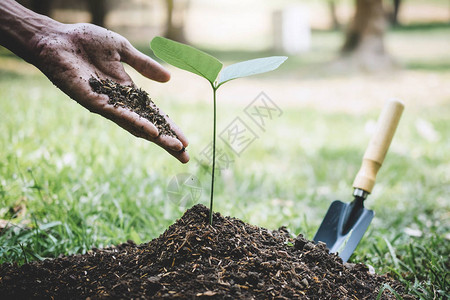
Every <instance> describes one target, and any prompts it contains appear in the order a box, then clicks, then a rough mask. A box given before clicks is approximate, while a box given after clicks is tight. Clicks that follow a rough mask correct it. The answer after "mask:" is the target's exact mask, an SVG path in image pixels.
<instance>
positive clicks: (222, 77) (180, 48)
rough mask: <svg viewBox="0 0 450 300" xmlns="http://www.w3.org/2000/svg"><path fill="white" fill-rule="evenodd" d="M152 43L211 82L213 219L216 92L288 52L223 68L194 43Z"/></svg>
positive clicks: (274, 63)
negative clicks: (191, 44)
mask: <svg viewBox="0 0 450 300" xmlns="http://www.w3.org/2000/svg"><path fill="white" fill-rule="evenodd" d="M150 47H151V48H152V50H153V52H154V53H155V55H156V56H157V57H159V58H160V59H162V60H164V61H165V62H167V63H169V64H171V65H173V66H175V67H177V68H180V69H183V70H186V71H189V72H192V73H194V74H197V75H199V76H201V77H203V78H205V79H206V80H208V81H209V83H210V84H211V88H212V90H213V102H214V118H213V119H214V121H213V123H214V124H213V145H212V150H213V153H212V154H213V159H212V170H211V174H212V175H211V200H210V204H209V223H210V224H211V225H212V221H213V202H214V171H215V166H216V94H217V90H218V89H219V87H221V86H222V85H223V84H224V83H226V82H228V81H230V80H233V79H236V78H241V77H247V76H251V75H256V74H261V73H265V72H269V71H273V70H275V69H276V68H278V67H279V66H280V65H281V64H282V63H283V62H284V61H285V60H286V59H287V57H286V56H271V57H264V58H257V59H252V60H247V61H243V62H239V63H235V64H233V65H230V66H228V67H225V68H223V69H222V67H223V64H222V63H221V62H220V61H219V60H218V59H217V58H215V57H213V56H211V55H209V54H207V53H205V52H202V51H200V50H198V49H196V48H194V47H191V46H188V45H185V44H181V43H178V42H175V41H172V40H169V39H166V38H163V37H159V36H158V37H155V38H154V39H153V40H152V41H151V42H150Z"/></svg>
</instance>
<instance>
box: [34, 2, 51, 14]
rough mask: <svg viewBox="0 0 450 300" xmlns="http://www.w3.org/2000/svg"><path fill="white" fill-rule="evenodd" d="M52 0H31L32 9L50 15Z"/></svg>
mask: <svg viewBox="0 0 450 300" xmlns="http://www.w3.org/2000/svg"><path fill="white" fill-rule="evenodd" d="M51 8H52V0H33V1H31V10H32V11H34V12H37V13H38V14H41V15H46V16H50V11H51Z"/></svg>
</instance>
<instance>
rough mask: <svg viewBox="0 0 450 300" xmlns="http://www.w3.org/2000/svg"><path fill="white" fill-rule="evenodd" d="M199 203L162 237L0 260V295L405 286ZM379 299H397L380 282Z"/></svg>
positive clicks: (324, 295) (359, 293)
mask: <svg viewBox="0 0 450 300" xmlns="http://www.w3.org/2000/svg"><path fill="white" fill-rule="evenodd" d="M208 212H209V210H208V209H207V208H206V207H205V206H203V205H196V206H194V207H192V208H191V209H189V210H188V211H186V213H185V214H184V215H183V217H182V218H181V219H179V220H178V221H177V222H176V223H174V224H173V225H171V226H170V227H169V228H168V229H167V230H166V231H165V232H164V233H163V234H162V235H161V236H160V237H158V238H156V239H154V240H152V241H151V242H149V243H146V244H141V245H136V244H134V243H133V242H132V241H129V242H127V243H124V244H120V245H118V246H117V247H111V248H107V249H101V250H100V249H93V250H91V251H89V252H88V253H86V254H84V255H74V256H66V257H59V258H56V259H47V260H44V261H39V262H32V263H29V264H25V265H23V266H21V267H18V266H17V265H13V264H3V265H1V266H0V295H2V298H3V299H18V298H57V299H69V298H70V299H84V298H87V297H89V298H90V299H97V298H114V299H117V298H151V299H167V298H176V299H378V298H377V297H378V294H379V292H380V289H382V288H383V286H385V285H389V287H390V288H391V289H393V290H395V291H396V292H397V293H398V294H399V295H400V296H402V297H403V299H414V298H413V297H412V296H408V295H406V294H405V291H404V287H403V286H402V285H401V284H400V283H399V282H397V281H394V280H393V279H390V278H389V277H387V276H380V275H375V274H370V273H369V272H368V268H367V267H366V266H364V265H362V264H356V265H350V264H345V265H344V264H343V263H342V260H341V259H340V258H339V257H338V256H337V255H335V254H329V253H328V250H327V249H326V247H325V245H324V244H323V243H319V244H315V243H314V242H311V241H309V240H306V239H305V238H303V237H302V236H301V235H300V236H298V237H297V238H296V239H293V238H291V237H290V235H289V233H288V232H287V231H286V229H285V228H280V229H278V230H275V231H270V230H267V229H264V228H260V227H257V226H252V225H248V224H246V223H244V222H242V221H241V220H239V219H235V218H230V217H223V216H221V215H220V214H218V213H216V214H214V226H210V225H209V224H208ZM380 299H396V297H395V295H393V294H392V293H391V292H390V291H389V289H387V288H385V289H384V291H383V292H382V295H381V296H380Z"/></svg>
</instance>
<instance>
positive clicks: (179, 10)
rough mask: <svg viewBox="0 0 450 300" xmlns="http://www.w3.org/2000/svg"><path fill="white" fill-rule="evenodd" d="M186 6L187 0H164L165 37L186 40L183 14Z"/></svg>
mask: <svg viewBox="0 0 450 300" xmlns="http://www.w3.org/2000/svg"><path fill="white" fill-rule="evenodd" d="M187 7H188V1H186V0H185V1H179V0H166V9H167V10H166V14H167V17H166V32H165V33H164V36H165V37H166V38H169V39H172V40H175V41H178V42H186V39H185V36H184V14H185V11H186V10H187Z"/></svg>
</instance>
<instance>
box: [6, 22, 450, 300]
mask: <svg viewBox="0 0 450 300" xmlns="http://www.w3.org/2000/svg"><path fill="white" fill-rule="evenodd" d="M437 30H439V32H442V34H441V37H445V36H446V35H447V36H448V33H449V32H450V31H449V29H446V30H444V29H442V28H439V29H437ZM392 34H393V35H398V36H401V37H403V38H405V39H406V40H408V39H409V38H411V39H413V40H414V41H415V42H418V41H417V40H416V39H414V37H411V35H410V33H409V32H406V33H402V32H398V31H396V32H393V33H392ZM327 35H330V38H331V39H335V40H338V38H337V37H336V34H335V33H334V35H333V33H324V36H321V38H320V39H319V42H323V41H326V40H327V38H326V37H327ZM330 47H331V46H330ZM311 55H313V56H314V57H315V56H317V53H316V54H311ZM323 55H324V57H326V58H328V57H332V52H331V51H328V52H327V53H325V54H323ZM406 59H407V63H406V66H407V67H409V68H412V69H414V66H417V65H418V64H419V63H420V62H422V65H421V66H422V67H421V68H419V69H420V70H419V71H420V72H429V73H430V74H434V75H433V76H448V74H449V72H450V70H449V69H448V68H447V69H439V70H438V72H437V71H436V70H435V69H434V68H433V66H434V63H435V58H430V59H429V60H427V58H426V57H419V58H417V59H415V58H414V57H412V56H409V57H407V58H406ZM445 59H447V62H448V61H449V60H448V57H446V58H445ZM293 61H294V62H295V63H296V64H297V65H298V66H299V67H301V66H303V65H304V64H307V63H306V62H305V60H303V59H297V60H296V59H294V60H293ZM2 62H3V64H2ZM415 62H416V65H414V63H415ZM10 65H13V66H15V65H17V68H2V67H1V66H10ZM291 68H292V70H294V69H295V68H294V67H293V66H290V68H289V70H291ZM292 72H294V71H292ZM434 72H436V73H434ZM25 73H30V75H26V74H25ZM436 74H437V75H436ZM261 81H262V83H263V82H264V81H270V76H267V77H264V78H263V79H261ZM411 88H414V87H411ZM330 93H331V92H330ZM331 96H332V95H331V94H330V97H331ZM174 97H175V98H174ZM165 100H166V101H165V102H164V110H165V111H167V112H170V115H171V117H172V118H173V119H174V120H176V121H177V123H178V124H179V125H180V126H181V127H182V128H183V129H184V131H185V133H186V134H187V136H188V137H189V138H190V142H191V145H190V146H189V149H190V150H189V151H190V154H191V158H192V159H191V162H190V163H189V164H187V165H181V164H180V163H178V162H177V161H175V160H174V159H172V158H171V157H170V156H169V155H167V154H166V153H165V152H164V151H163V150H161V149H159V148H157V147H156V146H154V145H152V144H150V143H148V142H145V141H143V140H139V139H136V138H134V137H133V136H131V135H129V134H127V133H126V132H124V131H123V130H122V129H120V128H119V127H117V126H115V125H114V124H113V123H111V122H109V121H106V120H104V119H103V118H101V117H99V116H96V115H93V114H90V113H88V112H87V111H86V110H85V109H84V108H82V107H80V106H79V105H78V104H76V103H74V102H73V101H71V100H70V99H68V98H67V97H66V96H65V95H64V94H62V93H61V92H60V91H59V90H57V89H55V88H54V87H53V86H52V84H51V83H49V82H48V80H47V79H46V78H44V77H43V76H41V75H40V74H39V73H36V72H32V71H31V72H30V70H29V69H28V68H27V66H26V65H25V64H24V63H22V62H20V61H19V60H17V61H16V60H15V59H14V58H11V57H7V56H3V57H0V132H1V134H0V149H1V150H0V219H1V220H6V221H9V222H10V224H11V225H13V226H12V227H11V228H10V229H8V230H6V229H5V230H3V231H2V234H1V235H0V263H3V262H17V263H19V264H21V263H24V262H25V261H30V260H34V259H42V258H45V257H56V256H58V255H60V254H73V253H83V252H85V251H87V250H89V249H90V248H92V247H94V246H95V247H104V246H107V245H111V244H117V243H120V242H124V241H126V240H128V239H132V240H134V241H135V242H138V243H139V242H146V241H149V240H151V239H152V238H155V237H157V236H158V235H159V234H161V233H162V232H163V231H164V229H165V228H167V227H168V226H169V225H170V224H172V223H173V222H174V220H175V219H177V218H179V217H180V216H181V215H182V213H183V211H184V210H185V207H182V206H181V207H180V205H179V203H177V202H176V201H172V200H170V199H169V197H168V194H167V187H168V183H169V181H170V180H171V179H172V178H173V177H174V176H175V175H177V174H180V173H190V174H193V175H195V176H196V177H198V179H199V182H200V184H201V186H202V189H203V192H202V194H201V197H200V198H199V200H198V202H200V203H203V204H205V205H207V204H208V203H209V185H210V181H209V180H210V179H209V177H208V176H209V174H208V171H207V170H208V168H207V165H205V164H203V165H202V164H200V163H198V162H197V159H201V152H202V150H203V149H205V148H206V147H207V146H208V144H209V142H210V139H211V130H212V128H209V127H208V125H207V124H208V122H209V121H211V120H212V116H211V109H212V107H211V105H209V104H208V103H206V102H203V101H195V102H194V103H193V104H192V103H189V102H188V101H182V99H177V98H176V96H174V95H168V96H167V99H165ZM247 104H248V103H243V104H242V105H239V104H230V105H229V104H225V103H221V104H219V123H218V126H217V127H218V132H221V130H223V129H225V128H226V126H227V125H228V124H230V122H231V121H232V120H233V119H234V118H235V117H236V116H240V117H241V118H242V119H243V120H245V121H248V120H247V119H245V117H246V115H245V114H244V113H243V110H244V108H245V106H246V105H247ZM281 109H282V110H283V114H282V115H281V116H280V117H279V118H277V119H276V120H272V121H271V123H270V126H268V127H267V128H265V129H266V131H260V130H259V129H258V128H256V127H252V128H253V129H254V131H255V133H256V134H257V135H258V137H259V138H258V139H256V140H255V141H254V142H253V143H252V144H251V145H250V146H249V147H248V148H247V149H246V150H245V151H243V152H242V154H241V155H240V156H234V157H233V160H234V162H233V163H231V164H230V165H229V168H228V169H227V170H226V171H224V172H222V173H221V174H220V175H219V176H218V178H217V185H216V190H215V192H216V196H215V210H216V211H219V212H221V213H222V214H224V215H231V216H234V217H237V218H240V219H242V220H244V221H246V222H249V223H252V224H255V225H259V226H263V227H266V228H270V229H275V228H278V227H280V226H283V225H285V226H287V227H288V228H289V230H290V231H291V232H292V234H298V233H303V234H304V235H305V236H306V237H308V238H312V237H313V235H314V233H315V231H316V229H317V227H318V226H319V224H320V222H321V219H322V218H323V216H324V214H325V212H326V210H327V208H328V206H329V204H330V203H331V201H333V200H335V199H341V200H344V201H351V197H350V196H351V192H352V188H351V183H352V181H353V178H354V176H355V174H356V172H357V171H358V169H359V167H360V163H361V158H362V155H363V153H364V150H365V147H366V145H367V143H368V140H369V137H370V135H369V134H367V133H366V132H365V130H364V128H365V127H366V126H367V124H368V120H376V118H377V116H378V113H379V111H372V112H370V113H369V112H366V113H363V114H360V115H356V114H352V113H346V112H342V111H334V112H333V111H328V112H324V111H322V110H319V109H315V108H308V107H296V106H288V107H281ZM449 117H450V95H447V101H446V102H444V103H438V104H436V105H428V106H424V107H420V108H410V109H408V108H407V110H406V111H405V114H404V116H403V118H402V120H401V122H400V126H399V129H398V132H397V134H396V136H395V139H394V142H393V144H392V147H391V150H390V152H389V153H388V156H387V159H386V161H385V164H384V166H383V167H382V169H381V171H380V173H379V176H378V181H377V184H376V186H375V189H374V192H373V194H372V195H370V197H369V198H368V200H367V203H366V206H367V207H369V208H371V209H373V210H375V212H376V216H375V219H374V221H373V222H372V224H371V226H370V228H369V230H368V232H367V233H366V235H365V237H364V239H363V240H362V242H361V244H360V245H359V246H358V248H357V250H356V253H355V254H354V256H353V257H352V259H351V260H352V261H353V262H364V263H366V264H370V265H372V266H374V267H375V269H376V270H377V272H380V273H386V272H388V273H390V274H391V275H393V276H395V277H396V278H399V279H401V280H403V281H404V282H405V283H407V284H408V286H409V288H410V292H411V293H412V294H415V295H418V296H420V297H422V298H424V299H433V298H435V299H438V298H445V297H448V296H449V280H450V276H449V264H450V261H449V258H448V257H449V253H450V241H449V239H450V220H449V219H450V199H449V198H450V156H449V149H450V138H449V132H450V118H449ZM418 120H422V121H418ZM249 124H250V123H249ZM253 126H254V125H253ZM258 130H259V131H258ZM427 130H428V131H427ZM430 132H431V133H430ZM219 141H220V139H219ZM218 147H219V148H221V149H227V148H226V146H225V145H224V144H223V143H222V142H219V145H218ZM226 153H227V154H228V155H230V156H231V155H232V152H230V151H228V150H227V152H226ZM193 204H194V203H192V202H191V203H189V204H188V206H190V205H193ZM22 228H24V229H22Z"/></svg>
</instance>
